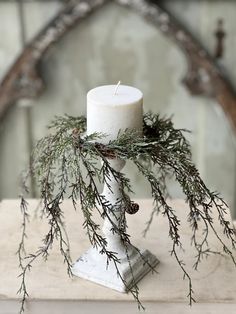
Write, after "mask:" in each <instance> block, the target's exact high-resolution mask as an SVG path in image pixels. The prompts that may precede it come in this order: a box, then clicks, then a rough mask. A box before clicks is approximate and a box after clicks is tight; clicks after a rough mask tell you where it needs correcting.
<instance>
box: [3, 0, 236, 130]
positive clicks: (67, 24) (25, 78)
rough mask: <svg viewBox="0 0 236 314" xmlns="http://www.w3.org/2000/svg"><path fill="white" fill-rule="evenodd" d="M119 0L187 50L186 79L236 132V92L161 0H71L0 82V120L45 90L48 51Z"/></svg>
mask: <svg viewBox="0 0 236 314" xmlns="http://www.w3.org/2000/svg"><path fill="white" fill-rule="evenodd" d="M109 1H115V2H117V3H119V4H120V5H124V6H127V7H130V8H132V9H134V10H135V11H136V12H137V13H139V14H140V15H142V16H143V17H144V18H146V19H147V20H148V21H149V22H151V23H153V24H154V25H155V26H156V27H157V28H158V29H159V30H160V31H161V32H162V33H163V34H164V35H165V36H167V37H169V38H170V39H172V40H174V42H175V43H176V44H177V45H178V46H179V47H180V49H181V50H182V51H183V52H184V54H185V56H186V58H187V62H188V70H187V73H186V75H185V77H184V78H183V83H184V85H185V86H186V87H187V89H188V90H189V91H190V93H191V94H192V95H203V96H206V97H211V98H213V99H215V100H216V101H217V102H218V103H219V104H220V105H221V107H222V108H223V110H224V112H225V114H226V116H227V117H228V118H229V120H230V123H231V125H232V128H233V130H234V132H236V94H235V91H234V90H233V88H232V86H231V84H230V83H229V81H228V80H227V79H226V78H225V77H224V74H223V73H222V71H221V70H220V69H219V68H218V67H217V65H216V63H215V60H214V59H213V58H212V57H211V56H210V55H209V54H208V53H207V52H206V50H204V49H203V48H202V47H201V45H200V44H199V43H198V42H197V41H196V40H195V39H194V38H193V36H192V35H191V34H190V33H189V32H188V31H187V30H185V29H184V28H183V27H182V26H181V25H180V24H179V23H178V22H177V21H176V20H175V19H174V17H172V16H171V15H170V14H169V13H168V12H167V11H166V10H164V9H163V8H161V7H160V5H159V4H158V2H159V1H158V0H149V1H148V0H80V1H78V0H70V1H68V2H66V3H65V4H64V7H63V8H62V10H61V11H60V12H59V13H58V15H57V16H56V17H55V18H54V19H52V20H51V21H50V22H49V23H48V24H47V25H45V27H44V28H43V29H42V30H41V31H40V32H39V33H38V34H37V35H36V36H35V38H34V39H33V40H32V41H31V42H30V43H28V45H27V46H26V47H25V48H24V50H23V51H22V53H21V54H20V56H19V57H18V58H17V60H16V61H15V63H14V64H13V65H12V67H11V68H10V70H9V71H8V73H7V74H6V75H5V77H4V79H3V80H2V82H1V84H0V120H1V119H2V118H3V117H4V116H5V114H6V112H7V110H8V109H9V108H10V107H11V106H12V105H13V104H14V103H15V102H16V101H18V100H20V99H22V98H37V97H38V96H39V95H40V94H41V93H42V91H43V90H44V87H45V85H44V82H43V78H42V77H41V75H40V73H39V65H40V61H41V60H42V58H43V56H44V55H45V53H46V52H47V51H48V50H49V49H50V47H51V46H52V45H55V44H56V42H57V41H59V40H60V38H61V37H62V36H64V35H66V33H68V32H69V30H70V29H71V28H72V27H74V26H75V25H77V24H78V23H79V22H80V21H82V20H84V19H85V18H86V17H87V16H88V15H89V14H91V13H92V12H93V11H95V10H96V9H97V8H99V7H102V5H104V4H105V3H107V2H109Z"/></svg>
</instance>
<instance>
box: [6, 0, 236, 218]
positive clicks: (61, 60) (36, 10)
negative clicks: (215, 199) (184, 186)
mask: <svg viewBox="0 0 236 314" xmlns="http://www.w3.org/2000/svg"><path fill="white" fill-rule="evenodd" d="M157 2H158V3H160V5H162V6H163V8H165V9H166V10H168V11H169V12H170V13H171V14H172V15H173V16H174V17H175V18H176V19H177V20H178V21H179V22H181V24H182V25H183V26H184V27H185V28H186V29H187V30H188V31H189V32H191V34H192V35H193V36H194V37H195V38H196V39H197V40H198V41H199V42H200V43H201V44H202V46H204V47H205V49H206V50H207V51H208V52H209V54H210V55H211V56H213V57H215V54H216V49H217V48H216V47H217V45H218V44H219V42H217V41H218V40H219V39H217V36H216V32H217V29H218V27H219V20H220V21H221V22H220V23H222V21H223V27H224V31H223V36H222V38H223V37H224V38H223V39H224V43H223V51H222V54H221V55H220V56H218V57H217V58H215V62H216V63H217V64H218V66H219V67H220V68H221V70H222V71H223V72H224V73H225V76H226V77H227V78H228V80H229V81H230V82H231V84H232V85H233V86H234V87H235V88H236V56H235V49H236V21H235V12H236V1H234V0H224V1H217V0H188V1H186V0H175V1H171V0H165V1H157ZM65 3H66V1H62V0H60V1H59V0H58V1H56V0H25V1H24V0H21V1H14V0H5V1H4V0H1V1H0V39H1V40H0V79H3V78H4V76H5V74H6V73H7V71H8V69H9V67H10V66H11V65H12V64H13V62H14V60H15V59H16V57H17V56H18V55H19V54H20V52H21V51H22V49H24V46H25V45H26V44H27V43H28V42H29V41H30V40H32V38H33V37H34V36H35V35H36V34H37V33H38V32H39V31H40V29H41V28H42V27H44V26H45V24H46V23H48V22H49V21H50V19H52V18H53V17H54V16H55V15H56V14H57V13H58V12H59V10H60V9H61V8H62V7H63V5H64V4H65ZM186 71H187V59H186V56H185V55H184V54H183V52H182V51H181V50H180V49H179V48H178V46H177V45H176V44H175V43H174V42H172V41H171V40H170V39H169V38H167V37H166V36H164V35H163V33H161V32H160V31H159V30H158V28H156V27H155V26H154V25H152V24H151V23H149V22H148V21H146V20H145V19H143V18H142V17H141V16H140V15H138V14H137V13H136V12H135V11H134V10H131V9H129V8H126V7H124V6H121V5H119V4H118V3H116V2H113V1H110V2H109V3H107V4H105V5H104V6H103V7H102V9H98V10H97V11H96V12H94V13H93V14H92V15H90V16H89V17H87V18H86V19H85V20H84V21H83V22H81V23H79V24H78V25H77V26H76V27H75V28H73V29H72V30H70V32H68V34H66V35H65V36H64V37H63V38H62V39H61V40H60V41H59V42H58V43H56V44H55V45H53V46H52V47H51V48H50V50H49V51H48V52H47V53H46V54H45V56H44V58H43V60H42V62H41V63H40V72H41V74H42V77H43V79H44V81H45V84H46V89H45V90H44V92H43V93H42V94H41V96H40V97H38V98H37V99H34V100H27V101H26V100H21V101H18V102H16V103H15V104H14V105H13V106H11V108H10V109H9V110H8V111H7V114H6V115H5V116H4V118H3V119H2V121H1V124H0V198H1V199H5V198H16V197H18V195H19V175H20V173H21V172H22V170H23V169H25V168H26V165H27V163H28V161H29V155H30V151H31V150H32V147H33V145H34V143H35V141H37V140H38V139H39V138H41V137H42V136H44V135H45V134H46V132H47V128H46V127H47V125H48V123H49V122H50V121H51V120H52V118H53V117H54V116H55V115H63V114H65V113H67V114H70V115H81V114H86V93H87V92H88V91H89V90H90V89H91V88H94V87H96V86H99V85H104V84H115V83H117V82H118V81H119V80H121V81H122V83H123V84H125V85H132V86H135V87H137V88H139V89H140V90H142V91H143V94H144V110H145V111H148V110H152V111H153V112H155V113H160V114H161V115H163V116H173V121H174V124H175V127H177V128H186V129H189V130H190V131H191V133H187V134H186V136H187V138H188V140H189V141H190V143H191V146H192V153H193V160H194V162H195V164H196V165H197V167H198V169H199V171H200V174H201V176H202V178H203V179H204V180H205V182H206V184H207V185H208V186H209V187H210V188H211V189H212V190H217V191H219V192H220V193H221V194H222V195H223V197H224V198H225V199H226V201H227V202H228V204H229V206H230V208H231V211H232V213H233V215H234V217H235V216H236V215H235V213H236V199H235V190H236V173H235V167H236V158H235V157H236V156H235V134H234V131H233V130H232V128H231V126H230V123H229V121H228V119H227V118H226V116H225V114H224V112H223V110H222V109H221V107H220V105H219V104H218V103H217V102H216V101H214V100H212V99H208V98H206V97H203V96H201V97H200V96H198V97H196V96H191V95H190V93H189V91H188V90H187V89H186V87H185V86H183V84H182V83H181V80H182V79H183V77H184V75H185V73H186ZM125 171H127V174H128V175H129V177H130V179H131V182H132V183H133V184H134V190H135V193H136V195H135V197H137V198H141V197H149V195H150V194H149V190H148V187H147V186H146V185H145V182H143V180H142V179H141V178H140V176H139V175H138V174H137V173H136V172H135V170H134V169H133V168H132V166H131V165H129V164H127V165H126V168H125ZM170 192H171V193H172V196H173V197H182V194H181V191H180V189H179V188H178V186H177V184H176V183H174V182H170ZM31 197H37V189H36V188H35V186H34V183H33V184H32V187H31Z"/></svg>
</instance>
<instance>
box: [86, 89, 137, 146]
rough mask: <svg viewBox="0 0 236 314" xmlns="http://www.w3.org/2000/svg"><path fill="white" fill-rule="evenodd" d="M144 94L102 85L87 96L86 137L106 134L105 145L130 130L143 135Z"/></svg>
mask: <svg viewBox="0 0 236 314" xmlns="http://www.w3.org/2000/svg"><path fill="white" fill-rule="evenodd" d="M142 128H143V94H142V92H141V91H140V90H139V89H137V88H134V87H131V86H126V85H119V84H118V85H105V86H99V87H96V88H94V89H92V90H90V91H89V92H88V94H87V134H92V133H94V132H99V133H105V134H106V135H107V136H106V137H105V138H104V139H102V140H101V142H102V143H104V144H106V143H108V142H109V141H110V140H114V139H116V138H117V135H118V132H119V131H120V130H121V132H122V131H124V130H125V129H132V130H136V131H138V132H140V134H142Z"/></svg>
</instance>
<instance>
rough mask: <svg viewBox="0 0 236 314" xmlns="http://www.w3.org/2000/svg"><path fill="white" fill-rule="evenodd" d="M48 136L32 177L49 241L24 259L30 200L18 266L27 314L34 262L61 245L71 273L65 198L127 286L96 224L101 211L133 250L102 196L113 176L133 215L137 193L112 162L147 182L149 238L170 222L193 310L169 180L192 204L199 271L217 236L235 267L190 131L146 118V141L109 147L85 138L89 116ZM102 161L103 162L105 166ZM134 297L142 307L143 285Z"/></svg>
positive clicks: (223, 212)
mask: <svg viewBox="0 0 236 314" xmlns="http://www.w3.org/2000/svg"><path fill="white" fill-rule="evenodd" d="M49 130H50V134H49V135H47V136H46V137H44V138H43V139H41V140H40V141H39V142H38V143H37V145H36V147H35V150H34V152H33V156H32V160H33V163H32V165H31V166H32V168H31V172H30V173H33V174H34V176H35V178H36V181H37V182H38V186H39V190H40V198H41V200H42V209H41V213H42V216H43V217H44V218H45V219H47V221H48V223H49V230H48V233H47V234H46V236H45V237H44V239H43V244H42V247H40V248H39V249H38V250H37V251H36V253H35V254H30V255H29V256H28V258H27V259H26V260H24V256H25V255H24V254H25V253H24V241H25V236H26V222H27V217H28V212H27V206H26V205H27V203H26V201H25V200H24V198H22V202H21V204H22V205H21V208H22V213H23V234H22V238H21V240H20V245H19V249H18V257H19V263H20V267H21V269H22V274H21V275H22V285H21V289H20V292H21V293H22V307H21V312H23V311H24V303H25V300H26V297H27V295H28V293H27V290H26V275H27V271H28V270H29V269H30V268H31V266H32V264H33V262H34V261H35V259H37V258H39V257H42V258H45V259H46V258H47V256H48V254H50V249H51V247H52V246H53V243H54V241H55V240H56V241H59V247H60V252H61V254H62V256H63V259H64V262H65V263H66V265H67V270H68V273H69V274H70V273H71V260H70V252H69V242H68V238H67V236H66V230H65V224H64V222H65V221H66V214H65V213H63V211H62V208H61V203H62V202H63V200H64V199H65V198H69V199H71V201H72V204H73V206H74V207H75V208H77V204H80V208H81V211H82V214H83V218H84V224H83V226H84V228H85V230H86V232H87V235H88V238H89V240H90V242H91V245H92V246H93V247H96V248H98V249H99V250H100V252H101V254H105V255H106V257H107V263H108V264H109V263H114V265H115V267H116V270H117V274H118V276H120V278H121V280H122V279H123V278H122V276H121V274H120V273H119V267H118V265H119V262H120V261H119V259H118V258H117V255H116V252H112V251H110V250H108V248H107V239H106V238H105V237H104V235H103V234H102V232H101V228H100V225H99V224H98V223H97V222H96V221H95V219H94V213H95V212H98V213H99V215H100V216H101V217H102V218H103V219H104V218H107V219H109V220H110V223H111V225H112V228H113V232H114V233H116V234H118V235H119V237H120V239H121V240H122V242H123V244H124V245H128V244H129V243H130V242H129V235H128V234H127V233H126V231H125V228H122V227H119V225H121V226H122V224H123V225H124V224H125V217H122V219H123V220H122V221H121V224H118V226H117V225H116V224H114V222H113V220H112V219H111V218H110V215H109V213H110V211H111V204H110V203H109V202H108V201H107V200H106V199H105V197H104V196H103V195H102V194H100V191H99V184H100V183H104V182H105V183H106V184H107V185H108V186H109V178H110V176H111V175H112V176H113V177H114V178H115V180H117V181H118V182H119V184H120V189H121V195H122V198H121V199H120V200H119V204H118V205H119V206H123V208H125V209H126V211H127V212H131V210H130V208H131V207H132V206H133V204H132V202H131V201H130V199H129V197H127V193H131V192H132V187H131V184H130V181H129V179H128V178H127V177H126V176H125V175H124V173H121V172H118V171H116V170H115V169H113V168H112V167H111V165H110V163H109V159H111V158H120V159H124V160H130V161H131V162H133V163H134V165H135V166H136V167H137V169H138V171H139V173H140V174H141V175H142V176H143V177H144V178H145V180H146V181H147V182H148V183H149V185H150V187H151V192H152V197H153V199H154V208H153V211H152V213H151V216H150V219H149V221H148V222H147V226H146V229H145V233H147V232H148V229H149V227H150V225H151V223H153V217H154V214H156V213H161V214H163V215H164V217H166V219H167V221H168V226H169V236H170V238H171V240H172V244H173V245H172V250H171V254H172V255H173V256H174V258H175V259H176V261H177V263H178V265H179V266H180V269H181V270H182V272H183V274H184V277H186V278H187V279H188V282H189V293H188V297H189V302H190V304H191V303H192V302H193V301H194V298H193V289H192V280H191V277H190V275H189V273H188V272H187V270H186V268H185V266H184V262H183V261H182V260H181V259H180V257H179V255H178V249H179V248H181V247H182V242H181V233H180V231H179V227H180V224H181V222H180V219H179V218H178V215H177V213H176V212H175V210H174V209H173V208H172V207H171V206H170V205H169V204H168V201H167V196H168V192H167V187H166V183H165V179H166V177H168V176H171V177H174V178H175V180H176V181H177V182H178V183H179V185H180V186H181V188H182V190H183V192H184V194H185V195H186V201H187V202H188V204H189V214H188V221H189V223H190V226H191V229H192V239H191V240H192V245H193V246H194V247H195V249H196V252H197V254H196V260H195V263H194V265H193V266H194V268H195V269H197V267H198V265H199V263H200V262H201V260H202V258H203V257H204V256H207V255H209V254H216V253H220V252H215V251H213V250H211V248H210V247H209V245H208V235H209V233H210V232H213V234H214V235H215V237H216V238H217V240H218V241H219V242H220V243H221V245H222V248H223V252H225V253H227V254H228V255H229V256H230V257H231V259H232V261H233V263H234V264H235V265H236V262H235V258H234V254H233V250H234V249H235V244H236V238H235V230H234V229H233V227H232V226H231V224H230V222H229V220H228V219H227V210H228V209H227V205H226V204H225V202H224V201H223V199H222V198H221V197H220V196H219V195H218V194H217V193H215V192H211V191H210V190H209V189H208V188H207V187H206V185H205V184H204V182H203V181H202V179H201V177H200V175H199V172H198V171H197V169H196V168H195V166H194V165H193V163H192V161H191V151H190V146H189V144H188V142H187V141H186V140H185V138H184V136H183V131H184V130H178V129H175V128H174V127H173V123H172V121H171V120H170V119H161V118H160V117H159V116H158V115H154V114H151V113H149V114H146V115H144V119H143V137H140V135H139V134H137V133H135V132H134V131H129V130H126V131H125V132H123V133H120V134H119V135H118V138H117V139H116V140H114V141H110V142H109V143H108V144H107V145H105V144H102V143H101V139H102V138H103V137H104V136H105V135H103V134H96V133H94V134H92V135H86V134H85V132H86V119H85V117H71V116H65V117H57V118H56V119H55V120H54V121H53V122H52V123H51V125H50V126H49ZM100 161H102V165H101V166H100ZM24 186H25V184H24ZM212 210H216V211H217V213H218V218H219V221H220V224H221V226H222V231H223V233H224V234H225V236H226V237H227V238H228V239H229V240H230V243H231V244H230V245H227V244H226V241H225V240H226V239H225V238H224V237H222V236H221V235H219V234H218V233H217V231H216V229H215V226H214V223H213V220H212ZM200 223H203V225H204V226H205V227H204V234H203V236H202V237H201V239H199V237H198V229H199V225H200ZM131 272H132V269H131ZM131 293H132V294H133V296H134V298H135V300H136V301H137V302H138V304H139V305H140V306H141V303H140V300H139V294H138V287H137V285H134V287H133V288H132V290H131Z"/></svg>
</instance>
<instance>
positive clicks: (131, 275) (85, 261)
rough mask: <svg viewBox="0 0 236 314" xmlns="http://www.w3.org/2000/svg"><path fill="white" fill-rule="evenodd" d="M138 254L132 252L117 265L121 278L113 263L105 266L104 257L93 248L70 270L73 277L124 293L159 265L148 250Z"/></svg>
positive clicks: (105, 260) (105, 259)
mask: <svg viewBox="0 0 236 314" xmlns="http://www.w3.org/2000/svg"><path fill="white" fill-rule="evenodd" d="M140 253H141V254H140ZM140 253H139V252H137V251H136V252H133V253H132V255H131V256H129V259H128V258H127V257H126V258H123V259H122V261H121V262H120V263H117V267H118V270H119V273H120V275H121V277H122V278H121V277H120V276H119V275H118V274H117V269H116V266H115V265H114V263H112V262H110V263H109V265H108V266H107V258H106V256H105V255H104V254H103V255H102V254H100V253H99V252H98V251H97V250H96V249H94V248H91V249H89V250H88V251H87V252H86V253H85V254H83V255H82V256H81V257H80V258H79V259H78V260H77V261H76V262H75V263H74V264H73V266H72V269H71V270H72V273H73V275H75V276H78V277H81V278H84V279H87V280H90V281H93V282H95V283H98V284H100V285H103V286H106V287H108V288H111V289H114V290H117V291H119V292H123V293H125V292H128V291H129V290H130V289H131V288H132V287H133V286H134V284H136V283H137V282H138V281H139V280H140V279H142V278H143V277H144V276H145V275H146V274H147V273H148V272H149V271H150V270H151V269H152V268H154V267H155V266H156V265H157V264H158V263H159V261H158V260H157V258H156V257H155V256H154V255H153V254H152V253H150V252H149V251H148V250H141V251H140Z"/></svg>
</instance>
